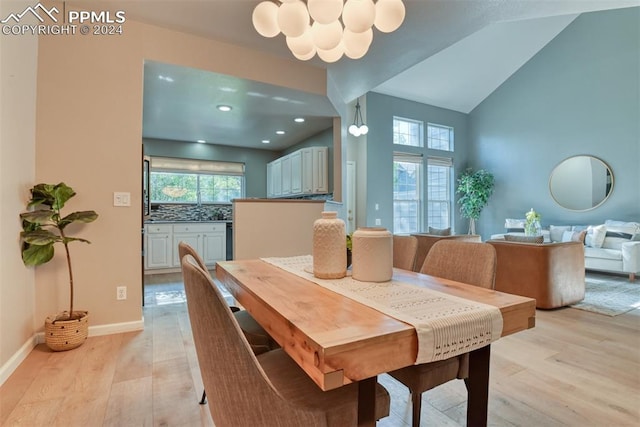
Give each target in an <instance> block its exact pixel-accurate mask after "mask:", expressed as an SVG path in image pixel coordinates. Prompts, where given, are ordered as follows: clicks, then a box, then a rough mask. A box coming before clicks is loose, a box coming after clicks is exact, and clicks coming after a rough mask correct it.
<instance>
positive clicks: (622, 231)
mask: <svg viewBox="0 0 640 427" xmlns="http://www.w3.org/2000/svg"><path fill="white" fill-rule="evenodd" d="M604 225H605V226H606V227H607V234H606V236H605V238H604V242H603V244H602V247H603V248H606V249H615V250H622V244H623V243H626V242H630V241H632V240H634V239H636V238H638V240H640V223H637V222H624V221H613V220H607V221H605V222H604ZM636 236H639V237H636Z"/></svg>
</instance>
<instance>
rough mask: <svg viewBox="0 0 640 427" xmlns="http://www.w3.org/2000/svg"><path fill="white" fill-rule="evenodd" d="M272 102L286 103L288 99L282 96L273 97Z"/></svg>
mask: <svg viewBox="0 0 640 427" xmlns="http://www.w3.org/2000/svg"><path fill="white" fill-rule="evenodd" d="M271 99H273V100H274V101H280V102H287V101H288V100H289V98H285V97H283V96H274V97H273V98H271Z"/></svg>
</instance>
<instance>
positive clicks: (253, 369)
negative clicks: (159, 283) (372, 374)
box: [182, 255, 389, 427]
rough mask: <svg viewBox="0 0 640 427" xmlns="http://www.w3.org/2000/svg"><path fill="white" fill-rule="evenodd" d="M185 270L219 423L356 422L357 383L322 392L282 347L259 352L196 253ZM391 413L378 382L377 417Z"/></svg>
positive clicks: (203, 369) (193, 325)
mask: <svg viewBox="0 0 640 427" xmlns="http://www.w3.org/2000/svg"><path fill="white" fill-rule="evenodd" d="M182 274H183V277H184V284H185V290H186V294H187V307H188V310H189V320H190V322H191V329H192V332H193V340H194V343H195V347H196V354H197V356H198V363H199V365H200V372H201V374H202V380H203V382H204V386H205V388H206V389H207V390H211V391H210V394H211V398H210V399H209V401H210V403H209V411H210V412H211V417H212V418H213V422H214V424H215V425H216V426H218V427H226V426H282V427H288V426H290V427H298V426H350V425H354V426H355V425H356V423H357V412H358V410H357V399H358V385H357V384H355V383H354V384H349V385H346V386H343V387H339V388H337V389H335V390H331V391H322V390H321V389H320V388H319V387H318V386H317V385H316V384H315V383H314V382H313V381H312V380H311V379H310V378H309V377H308V376H307V374H306V373H305V372H304V371H303V370H302V369H301V368H300V367H299V366H298V365H297V364H296V363H295V362H294V361H293V360H292V359H291V358H290V357H289V356H288V355H287V354H286V353H285V352H284V351H283V350H282V349H277V350H273V351H269V352H266V353H263V354H260V355H257V356H256V355H255V354H254V353H253V352H252V351H251V347H250V346H249V342H248V341H247V339H246V337H245V335H244V334H243V333H242V331H241V329H240V327H239V326H238V323H237V322H236V321H235V319H234V316H233V314H232V312H231V310H230V309H229V307H228V306H227V304H226V303H225V301H224V299H223V297H222V294H221V293H220V290H219V289H218V288H217V287H216V286H215V284H214V283H213V280H212V279H211V276H210V275H209V274H208V273H207V272H206V271H204V270H203V269H202V268H200V267H199V266H198V264H197V262H196V261H195V259H194V258H193V257H192V256H190V255H187V256H185V257H184V258H183V259H182ZM388 414H389V393H388V392H387V390H386V389H385V388H384V387H382V386H381V385H379V384H377V389H376V414H375V415H376V418H377V419H379V418H382V417H385V416H387V415H388Z"/></svg>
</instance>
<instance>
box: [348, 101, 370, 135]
mask: <svg viewBox="0 0 640 427" xmlns="http://www.w3.org/2000/svg"><path fill="white" fill-rule="evenodd" d="M368 132H369V126H367V125H365V124H364V120H362V111H360V98H358V101H357V102H356V114H355V116H354V117H353V124H352V125H351V126H349V133H350V134H351V135H353V136H356V137H357V136H360V135H366V134H367V133H368Z"/></svg>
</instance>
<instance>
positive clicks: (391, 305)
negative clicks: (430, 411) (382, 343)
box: [261, 255, 502, 364]
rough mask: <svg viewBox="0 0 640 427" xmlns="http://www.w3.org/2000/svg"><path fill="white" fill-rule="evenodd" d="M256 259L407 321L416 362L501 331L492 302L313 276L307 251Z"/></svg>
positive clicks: (482, 342)
mask: <svg viewBox="0 0 640 427" xmlns="http://www.w3.org/2000/svg"><path fill="white" fill-rule="evenodd" d="M261 259H262V260H263V261H265V262H267V263H269V264H272V265H274V266H276V267H278V268H281V269H283V270H285V271H288V272H289V273H292V274H295V275H296V276H299V277H302V278H304V279H306V280H309V281H311V282H314V283H316V284H318V285H320V286H322V287H324V288H326V289H329V290H331V291H333V292H336V293H339V294H340V295H343V296H345V297H347V298H350V299H352V300H355V301H357V302H359V303H361V304H364V305H367V306H369V307H371V308H373V309H375V310H378V311H380V312H381V313H384V314H386V315H388V316H390V317H393V318H395V319H397V320H400V321H402V322H405V323H408V324H410V325H412V326H413V327H414V328H415V329H416V332H417V334H418V355H417V357H416V362H415V363H416V364H419V363H428V362H434V361H437V360H444V359H448V358H450V357H453V356H457V355H459V354H464V353H468V352H470V351H472V350H475V349H478V348H481V347H484V346H486V345H488V344H490V343H492V342H493V341H496V340H497V339H498V338H500V336H501V335H502V314H501V313H500V310H499V309H498V308H497V307H494V306H491V305H487V304H482V303H478V302H475V301H471V300H467V299H464V298H459V297H456V296H453V295H448V294H445V293H442V292H438V291H434V290H431V289H426V288H421V287H419V286H415V285H411V284H408V283H403V282H399V281H396V280H391V281H389V282H382V283H373V282H360V281H358V280H355V279H352V278H351V277H350V276H347V277H345V278H342V279H318V278H317V277H315V276H314V275H313V274H312V271H313V258H312V257H311V255H303V256H294V257H287V258H261Z"/></svg>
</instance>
